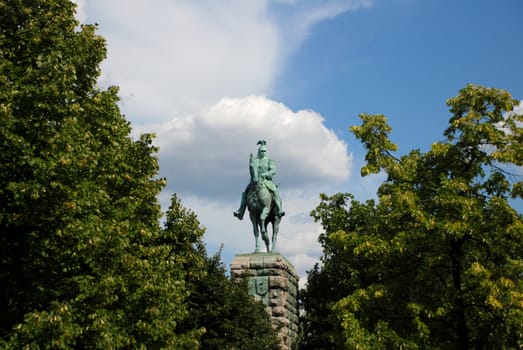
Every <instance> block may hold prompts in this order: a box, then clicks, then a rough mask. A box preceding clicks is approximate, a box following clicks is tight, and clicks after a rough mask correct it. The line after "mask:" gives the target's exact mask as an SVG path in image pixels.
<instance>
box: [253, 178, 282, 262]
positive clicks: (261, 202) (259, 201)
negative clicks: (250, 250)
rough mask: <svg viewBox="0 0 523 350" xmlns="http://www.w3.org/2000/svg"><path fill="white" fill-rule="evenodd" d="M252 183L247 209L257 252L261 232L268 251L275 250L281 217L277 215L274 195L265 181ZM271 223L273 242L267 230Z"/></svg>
mask: <svg viewBox="0 0 523 350" xmlns="http://www.w3.org/2000/svg"><path fill="white" fill-rule="evenodd" d="M252 185H253V186H251V189H250V190H249V192H248V193H247V209H249V217H250V218H251V223H252V228H253V232H254V239H255V242H256V246H255V248H256V250H255V252H256V253H258V252H259V251H260V242H259V235H260V232H261V236H262V239H263V241H264V242H265V245H266V247H267V253H269V252H274V251H275V247H276V239H277V237H278V229H279V226H280V220H281V217H279V216H278V215H275V214H276V205H275V202H274V198H273V195H272V193H271V192H270V191H269V190H268V189H267V187H266V186H265V185H264V184H263V182H261V181H256V182H253V183H252ZM269 223H271V224H272V242H270V241H269V235H268V230H267V227H268V225H269Z"/></svg>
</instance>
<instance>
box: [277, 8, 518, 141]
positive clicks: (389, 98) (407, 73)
mask: <svg viewBox="0 0 523 350" xmlns="http://www.w3.org/2000/svg"><path fill="white" fill-rule="evenodd" d="M522 16H523V2H522V1H517V0H514V1H510V0H502V1H488V0H460V1H445V0H423V1H415V0H411V1H393V0H388V1H381V2H380V1H375V2H374V5H373V6H371V7H370V8H366V9H364V10H362V11H356V12H347V13H344V14H341V15H339V16H337V17H335V18H333V19H331V20H329V21H325V22H322V23H319V24H318V25H316V26H315V27H314V28H313V30H312V31H311V33H310V35H309V37H308V38H307V40H306V41H305V42H304V44H303V46H302V47H301V48H300V49H299V50H298V51H297V52H296V53H295V54H294V56H293V57H292V59H291V60H290V61H289V62H288V64H287V66H286V69H285V71H284V72H283V74H282V76H281V78H280V79H279V81H278V84H277V87H276V90H275V92H274V94H273V96H274V98H275V99H277V100H282V101H285V103H286V105H288V106H289V107H291V108H293V109H300V108H311V109H313V110H315V111H317V112H319V113H320V114H321V115H323V116H324V117H325V118H326V125H327V126H328V127H330V128H332V129H334V130H336V132H337V133H339V135H340V137H343V138H347V139H348V140H352V139H351V138H350V137H348V132H347V130H346V129H347V125H352V124H354V123H358V120H357V118H356V116H357V115H358V114H359V113H362V112H368V113H383V114H385V115H386V116H387V117H388V118H389V122H390V124H391V125H392V126H393V134H392V137H393V138H394V139H395V140H396V141H397V143H398V144H399V145H400V147H401V149H403V148H405V151H407V149H411V148H417V147H421V148H426V147H429V146H430V144H431V142H433V141H435V140H436V139H437V138H439V137H441V135H442V132H443V130H444V128H445V127H446V126H447V121H448V118H449V114H448V113H447V108H446V104H445V101H446V99H448V98H450V97H453V96H455V95H456V94H457V93H458V90H459V89H461V88H463V87H464V86H465V85H466V84H467V83H475V84H481V85H485V86H490V87H497V88H503V89H507V90H508V91H509V92H511V93H512V94H513V96H514V97H515V98H522V97H523V69H522V65H521V62H522V57H523V24H522V18H521V17H522ZM351 142H352V141H351Z"/></svg>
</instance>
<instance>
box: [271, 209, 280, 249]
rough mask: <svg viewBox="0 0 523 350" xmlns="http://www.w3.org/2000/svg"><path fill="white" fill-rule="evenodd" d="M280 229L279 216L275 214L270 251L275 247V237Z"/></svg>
mask: <svg viewBox="0 0 523 350" xmlns="http://www.w3.org/2000/svg"><path fill="white" fill-rule="evenodd" d="M279 229H280V218H279V217H278V216H276V217H275V218H274V221H273V222H272V244H271V252H274V250H275V249H276V239H277V238H278V230H279Z"/></svg>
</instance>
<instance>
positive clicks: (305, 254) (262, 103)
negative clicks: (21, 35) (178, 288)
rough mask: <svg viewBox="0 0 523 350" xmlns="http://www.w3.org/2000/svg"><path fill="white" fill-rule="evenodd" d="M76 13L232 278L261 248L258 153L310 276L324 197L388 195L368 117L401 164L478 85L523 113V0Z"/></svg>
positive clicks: (93, 4) (284, 231)
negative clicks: (364, 142) (372, 166)
mask: <svg viewBox="0 0 523 350" xmlns="http://www.w3.org/2000/svg"><path fill="white" fill-rule="evenodd" d="M76 2H77V4H78V18H79V19H80V20H81V21H82V22H83V23H98V24H99V33H100V34H101V35H103V36H104V37H105V38H106V40H107V47H108V57H107V59H106V61H105V62H104V63H103V65H102V76H101V77H100V80H99V84H100V85H101V86H108V85H118V86H119V87H120V96H121V102H120V107H121V110H122V112H123V113H124V114H125V115H126V117H127V118H128V119H129V120H130V121H131V123H132V125H133V128H134V133H135V134H136V135H137V134H139V133H142V132H154V133H156V134H157V139H156V142H157V144H158V145H159V146H160V152H159V154H158V156H159V159H160V167H161V170H160V175H161V176H164V177H166V178H167V180H168V185H167V188H166V189H165V191H164V192H163V193H162V195H161V196H160V201H161V203H162V205H163V206H164V207H165V208H166V207H167V206H168V202H169V197H170V196H171V194H172V193H177V194H178V195H179V196H180V198H181V200H182V203H183V204H184V205H185V206H186V207H188V208H189V209H191V210H193V211H194V212H195V213H196V214H197V215H198V217H199V219H200V222H201V223H202V225H203V226H205V227H206V228H207V233H206V235H205V241H206V243H207V248H208V250H209V252H210V253H213V252H216V251H217V250H218V249H219V247H220V245H221V244H223V251H222V258H223V261H224V262H225V263H226V264H229V263H230V261H231V260H232V257H233V256H234V254H239V253H247V252H250V251H252V250H253V248H254V239H253V236H252V233H251V225H250V223H249V222H248V220H243V221H238V220H237V219H235V218H234V217H233V216H232V211H233V210H235V209H237V206H238V204H239V198H240V194H241V191H242V190H243V189H244V187H245V185H246V184H247V182H248V180H249V179H248V169H247V164H248V156H249V153H251V152H252V153H255V152H256V142H257V141H258V140H259V139H266V140H267V141H268V147H269V152H268V153H269V154H268V155H269V156H270V157H271V158H273V159H274V160H275V161H276V164H277V168H278V173H277V175H276V177H275V179H274V180H275V182H277V183H280V188H281V192H282V197H283V203H284V209H285V210H286V212H287V215H286V216H285V217H284V220H283V222H282V226H281V230H280V236H279V242H278V250H279V251H280V252H281V253H282V254H284V255H285V256H286V257H287V258H288V259H289V260H290V261H291V262H293V264H294V265H295V266H296V268H297V270H298V272H299V273H300V275H301V276H302V277H305V271H306V270H308V269H310V268H311V267H312V266H313V264H314V263H315V262H317V261H318V258H319V256H320V255H321V247H320V246H319V244H318V242H317V237H318V234H319V233H320V232H321V228H320V227H319V225H318V224H316V223H314V222H313V221H312V219H311V218H310V216H309V214H308V213H309V212H310V211H311V210H312V209H313V208H314V207H315V206H316V205H317V204H318V201H319V199H318V196H319V193H321V192H325V193H329V194H332V193H335V192H351V193H353V194H355V195H356V197H357V198H358V199H359V200H365V199H367V198H371V197H374V196H375V191H376V188H377V186H378V185H379V184H380V182H381V181H382V180H383V175H375V176H371V177H367V178H361V177H360V175H359V168H360V167H361V166H362V163H363V159H364V156H365V154H364V152H363V149H362V147H361V146H360V144H359V143H358V142H357V141H356V140H355V139H354V137H353V136H352V135H351V134H350V133H349V131H348V127H349V126H351V125H355V124H358V123H359V119H358V115H359V114H360V113H363V112H366V113H382V114H385V115H386V116H387V117H388V120H389V123H390V125H391V126H392V128H393V131H392V134H391V138H392V140H393V141H394V142H396V143H397V144H398V145H399V147H400V150H399V153H400V154H402V153H407V152H409V151H410V150H411V149H413V148H421V149H422V150H426V149H428V147H430V145H431V143H432V142H434V141H437V140H440V139H441V138H442V134H443V130H444V129H445V128H446V126H447V121H448V119H449V117H450V115H449V114H448V111H447V106H446V104H445V101H446V100H447V99H448V98H450V97H453V96H455V95H456V94H457V93H458V91H459V89H461V88H463V87H464V86H465V85H466V84H467V83H475V84H481V85H485V86H489V87H497V88H503V89H506V90H508V91H509V92H510V93H512V95H513V96H514V97H515V98H517V99H522V98H523V69H522V67H521V63H520V62H521V60H522V59H521V58H522V57H523V40H522V35H523V21H521V17H522V15H523V2H522V1H520V0H498V1H487V0H476V1H472V0H460V1H455V0H454V1H451V0H323V1H319V0H252V1H245V0H224V1H215V0H202V1H188V0H186V1H171V0H155V1H145V0H111V1H105V0H77V1H76ZM303 281H304V279H302V281H301V283H303Z"/></svg>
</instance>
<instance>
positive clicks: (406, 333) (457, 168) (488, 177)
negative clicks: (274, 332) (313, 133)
mask: <svg viewBox="0 0 523 350" xmlns="http://www.w3.org/2000/svg"><path fill="white" fill-rule="evenodd" d="M518 102H519V101H516V100H514V99H512V98H511V97H510V95H509V94H508V93H507V92H505V91H502V90H497V89H489V88H484V87H481V86H475V85H468V86H466V87H465V88H464V89H463V90H461V91H460V93H459V95H458V96H457V97H455V98H453V99H450V100H449V101H448V104H449V106H450V111H451V112H452V113H453V116H452V118H451V119H450V126H449V127H448V128H447V130H446V131H445V133H444V135H445V136H446V137H447V139H446V140H445V141H442V142H437V143H434V144H433V146H432V148H431V149H430V150H429V151H428V152H426V153H422V152H420V151H418V150H414V151H411V152H410V153H409V154H407V155H405V156H403V157H401V158H399V159H398V158H395V157H394V156H393V155H391V154H390V153H389V152H390V151H392V150H394V149H395V145H394V144H393V143H392V142H391V141H389V139H388V132H389V131H390V128H389V127H388V125H387V124H386V121H385V120H384V117H383V116H381V115H378V116H368V115H362V120H363V125H362V126H358V127H353V128H352V130H353V131H354V133H355V134H356V136H357V137H359V138H360V139H361V140H362V142H363V143H364V145H365V147H366V148H367V150H368V154H367V162H368V164H367V165H366V167H364V169H363V170H362V173H364V174H368V173H373V172H378V171H384V172H386V173H387V175H388V178H387V180H386V181H385V182H384V183H383V184H382V185H381V186H380V188H379V190H378V195H379V201H378V203H373V202H367V203H365V204H362V203H359V202H357V201H355V200H352V202H351V203H350V204H349V205H347V203H346V201H347V200H348V199H349V198H351V197H350V196H349V195H343V194H337V195H334V196H332V197H327V196H325V195H323V196H322V198H321V199H322V201H321V203H320V205H319V206H318V208H317V209H316V210H315V211H313V213H312V215H313V216H314V218H315V219H316V220H317V221H320V222H321V223H322V224H323V226H324V228H325V233H324V234H323V235H322V236H321V237H320V242H321V243H322V245H323V248H324V252H325V253H324V256H323V259H322V260H323V261H322V262H323V265H322V267H321V268H320V267H316V268H315V269H314V270H313V271H311V272H310V273H309V287H308V288H307V290H306V291H305V293H304V294H305V297H304V301H305V308H306V310H307V315H306V318H305V320H306V323H305V326H306V327H309V328H310V329H309V330H308V331H307V332H305V334H304V336H305V342H306V343H310V344H313V342H315V341H316V342H317V341H320V340H322V341H327V342H328V343H327V344H328V345H324V346H323V348H341V346H340V344H341V343H343V345H344V347H345V348H347V349H382V348H398V349H509V348H510V349H514V348H521V347H522V346H523V331H522V329H523V283H522V279H521V276H522V275H523V239H522V238H523V218H522V216H521V215H520V214H518V213H517V212H516V211H515V210H514V209H513V208H512V207H511V206H510V204H509V202H508V201H509V199H510V198H511V197H520V198H521V188H522V181H521V176H519V175H516V170H515V169H516V167H517V166H521V165H523V158H522V157H523V152H522V148H521V145H522V143H521V140H522V136H523V134H522V132H523V129H522V128H521V122H522V119H523V116H521V115H517V114H516V113H514V112H513V109H514V107H515V106H516V105H517V104H518ZM319 281H325V283H326V285H327V286H328V292H327V293H323V294H324V296H322V295H321V294H320V290H321V288H322V284H321V283H319ZM322 324H326V325H328V327H327V329H328V330H329V329H330V330H333V331H334V334H333V333H329V332H325V331H323V330H322V328H321V325H322ZM306 330H307V329H306ZM340 331H341V332H340ZM308 348H313V347H308ZM317 348H321V347H317Z"/></svg>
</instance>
